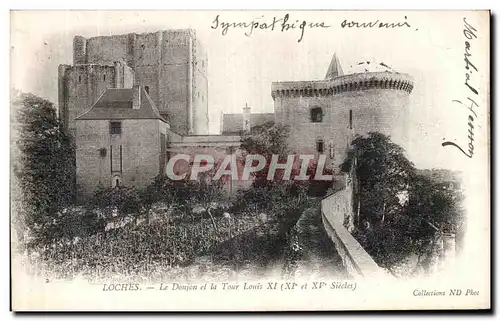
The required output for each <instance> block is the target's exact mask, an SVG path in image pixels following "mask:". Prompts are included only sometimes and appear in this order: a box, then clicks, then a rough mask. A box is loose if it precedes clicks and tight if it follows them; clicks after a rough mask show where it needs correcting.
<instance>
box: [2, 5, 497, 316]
mask: <svg viewBox="0 0 500 321" xmlns="http://www.w3.org/2000/svg"><path fill="white" fill-rule="evenodd" d="M10 18H11V19H10V20H11V43H10V58H11V71H10V80H11V109H10V115H11V119H10V124H11V129H10V131H11V150H10V159H11V162H10V174H11V184H10V189H11V204H10V206H11V208H10V213H11V215H10V217H11V258H10V262H11V280H12V281H11V285H12V287H11V296H12V306H11V309H12V310H14V311H364V310H430V309H432V310H436V309H438V310H439V309H446V310H455V309H459V310H468V309H490V308H491V287H490V282H491V270H490V262H491V252H490V251H491V248H490V239H491V226H490V218H491V213H490V211H491V209H490V162H489V160H490V56H489V55H490V42H489V41H490V12H489V11H486V10H483V11H363V10H358V11H354V10H352V11H335V10H331V11H329V10H309V11H296V10H275V11H272V10H267V11H249V10H241V11H235V10H233V11H224V10H221V11H217V10H206V11H202V10H200V11H182V10H177V11H133V10H129V11H99V10H94V11H78V10H67V11H65V10H59V11H50V10H49V11H36V10H32V11H30V10H24V11H23V10H19V11H15V10H14V11H11V13H10Z"/></svg>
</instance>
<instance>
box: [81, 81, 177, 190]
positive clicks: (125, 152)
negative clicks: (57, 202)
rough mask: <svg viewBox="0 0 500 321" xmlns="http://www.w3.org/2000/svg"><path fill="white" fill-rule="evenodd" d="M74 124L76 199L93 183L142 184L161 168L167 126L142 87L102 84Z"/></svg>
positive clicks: (168, 133) (163, 168) (103, 184)
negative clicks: (96, 96) (107, 85)
mask: <svg viewBox="0 0 500 321" xmlns="http://www.w3.org/2000/svg"><path fill="white" fill-rule="evenodd" d="M75 127H76V135H75V141H76V169H77V173H76V174H77V175H76V176H77V189H78V191H77V195H78V197H79V198H80V199H84V198H86V197H88V196H91V195H92V193H93V191H94V190H95V188H96V187H97V186H99V185H101V186H104V187H108V186H117V185H126V186H136V187H144V186H146V185H148V184H149V183H151V181H152V179H153V178H154V177H156V176H157V175H159V174H163V173H164V171H165V166H166V160H167V145H168V139H169V137H170V136H171V135H172V132H171V130H170V126H169V124H168V123H167V122H166V121H165V119H163V118H162V117H161V115H160V113H159V112H158V109H157V108H156V106H155V105H154V103H153V101H152V100H151V98H150V97H149V95H148V94H147V92H146V91H145V90H144V88H143V87H140V86H134V87H133V88H126V89H123V88H122V89H107V90H106V91H105V92H104V93H103V94H102V95H101V96H100V97H99V98H98V99H97V101H96V102H95V103H94V104H93V105H92V107H90V109H88V110H87V111H86V112H85V113H83V114H82V115H80V116H78V117H76V119H75ZM174 135H175V134H174Z"/></svg>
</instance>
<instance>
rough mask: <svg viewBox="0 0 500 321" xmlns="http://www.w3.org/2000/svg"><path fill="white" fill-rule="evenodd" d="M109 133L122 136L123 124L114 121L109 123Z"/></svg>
mask: <svg viewBox="0 0 500 321" xmlns="http://www.w3.org/2000/svg"><path fill="white" fill-rule="evenodd" d="M109 133H110V134H121V133H122V123H120V122H117V121H112V122H110V123H109Z"/></svg>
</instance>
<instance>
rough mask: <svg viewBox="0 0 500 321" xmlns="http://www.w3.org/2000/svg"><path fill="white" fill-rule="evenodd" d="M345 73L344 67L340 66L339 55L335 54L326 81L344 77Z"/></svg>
mask: <svg viewBox="0 0 500 321" xmlns="http://www.w3.org/2000/svg"><path fill="white" fill-rule="evenodd" d="M343 74H344V71H343V70H342V66H341V65H340V61H339V58H337V54H336V53H334V54H333V57H332V61H331V62H330V67H328V71H327V72H326V76H325V79H332V78H335V77H338V76H342V75H343Z"/></svg>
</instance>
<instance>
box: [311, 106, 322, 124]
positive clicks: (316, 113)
mask: <svg viewBox="0 0 500 321" xmlns="http://www.w3.org/2000/svg"><path fill="white" fill-rule="evenodd" d="M311 121H312V122H313V123H321V122H322V121H323V110H322V109H321V108H319V107H317V108H313V109H311Z"/></svg>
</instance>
